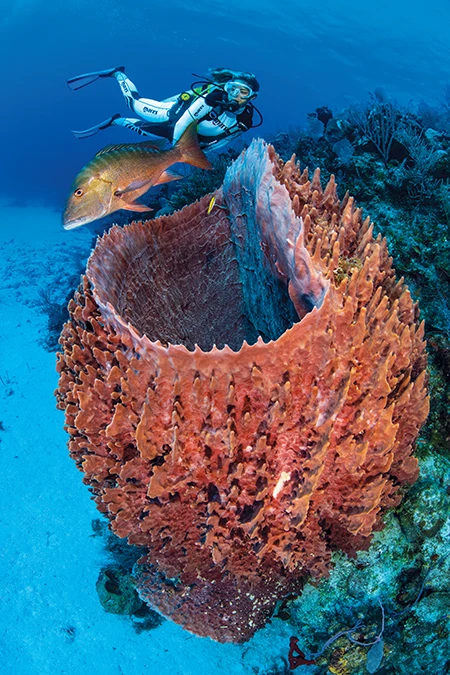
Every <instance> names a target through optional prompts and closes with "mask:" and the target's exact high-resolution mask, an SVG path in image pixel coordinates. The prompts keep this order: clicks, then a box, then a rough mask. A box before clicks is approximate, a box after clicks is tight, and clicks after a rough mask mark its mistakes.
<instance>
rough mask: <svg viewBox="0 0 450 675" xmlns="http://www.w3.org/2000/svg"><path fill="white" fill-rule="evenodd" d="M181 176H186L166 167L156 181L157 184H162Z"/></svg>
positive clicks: (178, 178)
mask: <svg viewBox="0 0 450 675" xmlns="http://www.w3.org/2000/svg"><path fill="white" fill-rule="evenodd" d="M180 178H184V176H182V175H181V174H180V173H176V171H171V170H170V169H166V171H163V172H162V174H161V175H160V177H159V178H158V180H157V181H156V183H155V185H161V184H162V183H170V181H172V180H180Z"/></svg>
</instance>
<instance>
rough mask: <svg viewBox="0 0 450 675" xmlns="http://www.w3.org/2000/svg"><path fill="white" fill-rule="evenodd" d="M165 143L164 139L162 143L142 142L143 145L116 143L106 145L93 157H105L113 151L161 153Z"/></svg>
mask: <svg viewBox="0 0 450 675" xmlns="http://www.w3.org/2000/svg"><path fill="white" fill-rule="evenodd" d="M166 144H167V141H166V140H165V139H164V140H162V141H144V142H143V143H118V144H114V143H113V144H112V145H107V146H106V147H105V148H102V149H101V150H99V151H98V152H97V154H96V155H95V156H96V157H98V156H99V155H106V154H107V153H108V152H114V151H115V150H146V151H147V152H161V150H163V148H164V147H165V145H166Z"/></svg>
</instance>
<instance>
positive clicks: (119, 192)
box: [114, 178, 153, 197]
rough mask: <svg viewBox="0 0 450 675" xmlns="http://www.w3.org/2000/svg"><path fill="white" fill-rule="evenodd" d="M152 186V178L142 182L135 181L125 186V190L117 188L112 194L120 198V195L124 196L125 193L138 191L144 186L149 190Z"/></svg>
mask: <svg viewBox="0 0 450 675" xmlns="http://www.w3.org/2000/svg"><path fill="white" fill-rule="evenodd" d="M152 184H153V179H152V178H144V179H143V180H135V181H133V182H132V183H130V184H129V185H127V187H126V188H123V190H122V189H121V188H117V190H116V191H115V192H114V194H115V196H116V197H121V196H122V195H126V194H127V192H133V190H138V189H139V188H142V187H144V185H148V187H149V188H150V187H151V186H152Z"/></svg>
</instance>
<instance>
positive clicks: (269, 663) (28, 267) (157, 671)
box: [0, 203, 307, 675]
mask: <svg viewBox="0 0 450 675" xmlns="http://www.w3.org/2000/svg"><path fill="white" fill-rule="evenodd" d="M91 242H92V233H91V232H89V230H87V229H83V228H81V229H79V230H74V231H70V232H65V231H64V230H63V229H62V226H61V222H60V214H59V213H57V212H55V211H51V210H49V209H45V208H30V207H26V208H20V207H15V206H14V207H13V206H8V205H7V203H3V205H2V204H1V203H0V278H1V285H2V293H1V296H0V378H1V379H0V422H1V423H2V424H1V425H0V429H1V430H0V462H1V477H2V483H1V491H0V542H1V554H0V579H1V591H0V607H1V610H0V673H1V675H63V674H66V673H67V674H69V673H70V674H71V675H82V674H86V675H91V674H92V675H200V674H202V675H213V674H214V675H217V674H218V673H227V674H229V675H234V674H239V673H252V674H257V673H264V672H265V671H267V670H269V669H271V668H272V667H274V666H276V665H278V666H280V665H281V664H282V663H283V660H282V657H284V659H285V658H286V657H287V651H288V646H289V637H290V634H291V633H290V630H289V627H288V626H287V624H284V623H283V622H282V621H281V620H279V619H275V620H274V621H273V623H272V624H271V625H269V626H268V627H266V628H265V629H264V630H262V631H260V632H259V633H257V635H256V636H255V637H254V638H253V639H252V640H251V641H250V642H248V643H246V644H244V645H230V644H225V645H222V644H218V643H215V642H213V641H212V640H209V639H205V638H198V637H195V636H193V635H191V634H190V633H188V632H187V631H185V630H183V629H182V628H181V627H179V626H177V625H175V624H174V623H172V622H171V621H164V623H163V624H162V625H161V626H159V627H157V628H155V629H153V630H150V631H147V632H141V633H137V632H136V630H135V628H134V627H133V623H132V621H131V619H130V618H129V617H127V616H120V615H114V614H110V613H106V612H105V611H104V610H103V608H102V606H101V605H100V602H99V600H98V596H97V592H96V589H95V583H96V581H97V578H98V575H99V571H100V569H101V568H102V566H104V565H105V564H106V563H108V561H110V558H108V556H109V554H108V552H107V551H106V549H105V545H104V541H103V539H102V537H101V536H95V535H94V533H93V529H92V521H93V520H95V519H98V518H99V517H100V514H99V513H98V511H97V510H96V508H95V504H94V502H93V501H92V500H91V499H90V493H89V491H88V488H87V487H86V486H85V485H84V484H83V483H82V474H81V473H80V472H79V471H78V470H77V469H76V467H75V463H74V462H73V461H72V460H71V459H70V457H69V454H68V450H67V436H66V434H65V431H64V429H63V424H64V414H63V412H61V411H58V410H57V409H56V406H55V398H54V390H55V388H56V386H57V382H58V376H57V373H56V370H55V353H52V352H49V351H47V350H46V349H45V348H44V347H43V346H42V344H41V343H42V341H43V340H44V339H45V336H46V334H47V327H46V317H45V316H44V314H43V313H42V311H41V309H39V307H37V306H36V300H37V298H38V293H39V291H40V289H43V288H48V287H51V288H52V289H54V293H55V296H57V295H58V291H59V290H61V292H63V293H64V296H65V293H66V292H67V277H68V275H69V272H70V269H71V262H72V261H73V259H74V257H75V255H74V250H75V249H80V248H81V249H85V251H86V255H87V254H88V252H89V250H90V246H91ZM59 287H61V288H59ZM302 670H305V671H306V670H307V669H306V668H305V669H303V668H299V669H298V670H297V671H296V672H297V673H299V675H300V673H301V671H302Z"/></svg>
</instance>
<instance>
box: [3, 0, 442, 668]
mask: <svg viewBox="0 0 450 675" xmlns="http://www.w3.org/2000/svg"><path fill="white" fill-rule="evenodd" d="M0 9H1V12H0V63H1V64H2V65H1V68H2V95H1V103H0V120H1V126H2V152H1V158H2V161H1V162H0V206H1V209H0V269H1V272H2V282H3V284H4V294H3V297H1V298H0V316H1V323H0V403H1V407H0V464H1V465H2V473H3V477H4V481H3V482H4V486H5V487H4V489H2V491H3V494H2V496H1V497H0V504H1V511H0V519H1V523H0V525H1V531H2V533H3V534H2V535H1V536H2V537H3V544H4V546H3V548H2V553H1V556H0V558H1V565H0V569H1V572H0V574H1V578H2V579H3V581H4V584H5V589H4V592H3V601H4V604H3V609H2V602H1V598H0V672H1V673H2V675H47V673H48V674H50V673H52V674H53V675H63V673H64V674H66V673H67V674H69V673H70V674H71V675H84V674H86V675H91V674H93V673H97V674H98V675H144V673H145V675H153V673H155V675H156V674H158V675H166V674H167V675H169V673H170V674H171V675H200V674H202V675H203V674H205V675H209V674H210V673H211V675H212V674H213V673H214V674H216V673H222V672H228V673H230V674H231V673H233V674H236V675H240V674H241V673H242V674H246V675H247V674H252V675H271V674H272V675H276V673H288V672H291V671H290V670H289V669H288V666H287V652H288V649H289V638H290V637H291V633H292V631H293V629H292V627H291V625H289V624H288V623H286V622H283V620H282V618H279V619H277V620H276V621H275V622H274V623H273V624H272V625H271V626H269V627H268V628H267V629H264V631H261V634H257V636H256V637H255V638H254V639H253V640H252V641H251V642H250V643H248V645H242V646H237V645H228V644H227V645H220V644H217V643H214V642H212V641H211V640H209V639H206V638H204V639H203V638H197V637H195V636H192V635H190V634H188V633H186V632H185V631H183V629H182V628H180V627H179V626H175V625H174V624H172V623H171V622H169V621H166V622H164V623H163V624H162V625H161V626H156V627H154V628H153V630H147V631H145V630H143V629H141V624H140V623H139V621H135V622H134V623H132V622H130V620H129V618H128V617H126V616H122V615H116V614H112V613H106V612H104V611H103V609H102V607H101V606H100V604H99V600H98V596H97V593H96V591H95V585H96V582H97V577H98V572H99V570H100V569H101V567H102V566H103V565H104V564H105V561H108V560H109V558H108V556H109V555H110V552H107V553H105V543H104V539H105V535H104V533H102V529H101V524H100V525H99V524H98V523H97V519H98V518H99V515H98V513H97V512H96V510H95V507H94V504H93V503H92V502H91V501H90V499H89V493H88V491H87V489H86V488H85V486H83V485H82V480H81V478H82V477H81V474H80V473H79V472H78V471H77V470H76V469H75V466H73V462H72V461H71V460H70V459H69V457H68V453H67V448H66V442H67V437H66V435H65V433H64V431H63V429H62V426H63V416H62V414H61V413H58V412H56V411H55V409H54V408H55V402H54V397H53V390H54V389H55V387H56V386H57V376H56V373H55V368H54V361H55V358H54V351H53V352H52V351H50V352H49V351H48V350H46V349H44V348H43V347H42V343H43V342H44V341H45V338H44V335H45V333H46V330H47V326H46V324H45V320H44V318H43V317H42V316H37V314H36V307H38V308H39V306H40V305H39V302H41V303H43V302H46V303H47V306H48V303H51V302H55V303H56V300H58V301H59V302H60V301H61V298H60V297H59V296H58V290H59V289H58V283H59V280H60V279H64V284H62V286H61V288H62V290H61V294H62V296H63V298H64V297H65V295H66V293H67V290H68V288H69V284H68V281H67V270H68V269H70V273H71V275H72V276H73V283H72V282H71V285H70V289H71V290H73V289H75V287H76V285H77V283H78V275H79V273H80V272H81V268H80V269H77V268H76V266H73V261H74V259H75V258H76V259H79V260H81V261H83V260H85V258H86V257H87V255H88V253H89V251H90V247H91V244H92V232H93V230H92V229H89V228H81V229H79V230H76V231H74V232H64V231H63V230H62V225H61V213H62V210H63V207H64V202H65V199H66V197H67V194H68V190H69V188H70V185H71V183H72V181H73V179H74V177H75V175H76V174H77V172H78V171H79V170H80V168H81V167H82V166H83V165H84V164H86V162H87V161H89V159H91V157H92V156H93V155H94V154H95V153H96V152H97V151H98V150H99V149H100V148H101V147H102V146H103V145H106V144H108V143H123V142H135V141H139V140H141V139H140V138H139V137H138V136H136V135H135V134H133V133H132V132H131V131H128V130H126V129H119V128H117V127H113V128H110V129H108V130H106V131H104V132H102V133H101V134H99V135H96V136H93V137H91V138H88V139H85V140H77V139H76V138H74V137H73V135H72V134H71V132H70V130H71V129H84V128H86V127H90V126H91V125H92V124H95V123H97V122H99V121H101V120H103V119H105V118H106V117H108V116H109V115H111V114H114V113H117V112H120V113H122V114H124V115H126V114H127V112H128V111H127V108H126V106H125V101H124V99H123V97H122V95H121V93H120V91H119V88H118V86H117V84H116V83H115V82H114V81H112V80H110V79H105V80H100V81H97V82H95V83H93V84H92V85H90V86H88V87H86V88H84V89H81V90H80V91H76V92H74V91H71V90H70V89H69V88H68V87H67V86H66V80H67V79H68V78H70V77H72V76H75V75H78V74H80V73H84V72H89V71H93V70H100V69H105V68H109V67H114V66H118V65H124V66H126V69H127V73H128V74H129V76H130V78H131V79H132V80H133V81H134V82H135V83H136V85H137V86H138V88H139V92H140V93H141V95H142V96H145V97H149V98H154V99H156V100H162V99H164V98H167V97H169V96H172V95H174V94H177V93H179V92H181V91H183V90H185V89H188V88H189V87H190V85H191V83H192V82H193V81H195V80H196V79H197V77H195V76H194V75H193V73H196V74H199V75H202V74H206V73H207V70H208V69H209V68H213V67H220V66H223V67H229V68H231V69H236V70H248V71H252V72H253V73H255V74H256V76H257V78H258V80H259V82H260V85H261V90H260V94H259V96H258V98H257V100H256V104H257V106H258V108H259V110H261V112H262V115H263V118H264V121H263V124H262V126H261V127H260V128H258V129H256V130H254V131H249V132H247V134H246V135H245V137H244V140H246V141H250V139H251V138H252V137H253V136H255V137H257V136H261V137H263V138H267V139H271V138H273V137H274V136H276V135H277V134H279V133H280V132H285V131H288V130H289V129H297V128H300V127H303V126H304V125H305V120H306V116H307V114H308V113H309V112H310V111H313V110H315V109H316V108H317V107H319V106H328V107H330V108H331V109H332V110H339V109H342V108H345V107H346V106H349V105H351V104H352V103H354V102H361V101H365V100H367V97H368V94H369V92H372V91H374V90H375V89H376V88H378V87H382V88H383V89H384V90H385V91H386V92H387V94H388V95H389V96H390V97H391V98H392V100H395V101H398V102H399V104H402V105H411V106H413V105H415V104H417V103H419V102H420V101H425V102H426V103H428V104H429V105H431V106H433V105H439V104H440V103H441V102H442V100H443V98H444V96H445V94H444V92H445V88H446V86H447V85H448V84H449V82H450V37H449V31H448V26H449V25H450V5H449V2H448V0H430V2H429V3H411V2H406V0H401V1H400V0H390V1H389V0H380V2H377V3H375V2H374V3H363V2H361V1H360V0H338V1H337V2H331V1H330V0H324V1H323V2H321V3H319V4H313V3H311V2H305V0H285V1H284V2H276V1H275V0H260V1H257V0H245V1H244V2H241V1H238V0H227V1H226V2H223V1H220V0H209V1H206V0H203V1H202V2H198V1H196V2H188V1H187V0H152V2H144V1H143V0H136V2H134V3H131V2H117V1H116V0H109V1H107V0H97V1H96V2H92V0H73V2H70V3H55V2H52V1H51V0H49V1H47V2H43V1H42V0H15V1H13V2H6V1H5V0H3V2H2V5H0ZM72 267H73V269H72ZM49 279H50V280H51V288H50V290H48V285H47V281H48V280H49ZM2 420H3V421H2ZM444 475H445V476H446V477H447V478H448V476H449V474H448V466H447V465H445V466H444V467H443V468H442V471H441V472H439V471H437V469H436V467H433V468H432V469H430V470H429V476H434V478H435V479H436V481H437V480H438V478H437V477H438V476H441V477H442V476H444ZM447 478H446V480H447ZM430 480H431V478H430ZM443 499H444V498H443ZM430 503H433V504H434V502H430ZM433 508H434V507H433ZM96 523H97V525H96ZM441 525H442V524H441ZM417 527H418V528H420V527H421V524H420V523H419V524H418V525H417ZM430 527H431V526H430ZM96 528H97V529H96ZM447 534H448V533H447ZM399 536H400V535H399ZM111 546H112V548H114V545H111ZM399 546H400V545H399ZM402 546H404V549H405V550H407V549H408V547H407V545H406V544H404V545H403V544H402ZM375 547H376V551H377V552H378V553H377V555H378V554H379V557H380V559H381V560H383V558H382V555H383V552H384V553H386V551H388V552H389V554H391V555H392V556H393V557H395V548H392V541H389V542H388V541H386V540H383V538H382V536H381V538H379V539H376V541H375ZM402 550H403V549H402ZM426 550H427V552H428V554H429V555H430V556H431V555H433V549H432V547H431V546H429V548H428V549H426ZM405 555H407V554H406V553H405ZM439 555H443V553H442V551H441V549H439ZM363 561H364V558H363ZM346 564H347V563H346V562H344V563H343V565H344V568H343V569H345V565H346ZM364 564H366V563H364ZM367 564H369V563H367ZM342 574H343V573H342ZM419 582H420V579H419ZM338 583H340V581H339V582H338V581H337V582H336V585H337V584H338ZM382 583H383V582H382V581H380V585H382ZM331 587H333V581H331ZM419 587H420V583H419ZM440 591H441V592H442V593H443V594H444V593H446V594H447V595H448V587H447V588H440ZM313 593H314V590H313V589H311V588H310V589H309V590H308V591H307V593H306V594H305V598H306V601H305V602H306V603H308V602H310V603H311V605H307V604H306V605H305V606H308V607H309V608H311V606H314V603H316V602H317V600H316V599H314V598H315V596H313ZM0 595H1V594H0ZM311 598H312V599H311ZM344 605H345V607H348V603H345V602H344ZM345 611H346V610H345V608H344V610H343V612H344V613H345ZM375 611H378V606H377V605H375ZM439 611H440V610H439ZM422 612H423V616H422V617H421V618H422V620H423V621H424V622H425V623H426V620H427V616H426V612H425V611H424V610H422ZM436 612H438V610H436ZM449 613H450V609H449ZM305 614H306V610H305ZM280 616H281V615H280ZM298 616H299V617H300V616H301V619H299V622H300V621H301V620H303V621H304V625H307V620H308V617H307V616H303V615H302V614H301V610H298ZM444 619H445V620H448V615H444V614H443V615H442V620H444ZM320 629H321V635H323V637H324V639H323V642H325V640H326V636H327V627H326V625H321V626H320ZM303 637H304V638H305V639H307V637H308V633H307V630H305V633H304V635H303ZM411 639H412V640H413V639H414V636H413V637H412V638H411ZM443 639H444V640H445V639H446V638H443ZM389 648H390V647H389ZM445 649H446V647H445V645H444V646H443V651H444V652H445ZM449 662H450V661H447V666H446V667H447V668H448V667H449V666H448V663H449ZM440 663H441V661H440ZM369 665H370V664H369ZM321 668H322V669H320V670H318V669H316V668H315V666H312V667H311V666H310V667H307V666H300V667H299V668H298V669H297V670H296V671H295V672H297V673H299V674H300V675H301V674H302V673H317V674H318V673H326V672H330V673H342V675H352V673H355V674H356V673H359V672H360V671H359V670H355V669H352V665H351V663H350V664H349V663H346V664H344V665H343V664H342V663H340V664H333V663H330V664H329V669H328V670H327V669H324V668H325V667H324V666H321ZM368 672H374V671H368ZM379 672H380V673H382V672H383V671H382V670H380V671H379ZM384 672H385V673H386V675H388V674H389V675H391V674H393V673H394V672H395V671H393V670H386V671H384ZM398 672H400V671H398ZM401 672H402V673H403V672H406V671H401ZM416 672H417V673H419V672H420V673H422V672H429V673H431V674H433V673H436V675H441V673H442V674H443V673H445V672H450V671H449V670H448V669H447V670H444V669H442V667H441V666H440V669H439V670H433V665H432V664H431V665H430V670H429V671H424V670H422V669H421V670H417V671H414V672H413V671H410V673H411V675H415V673H416Z"/></svg>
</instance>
